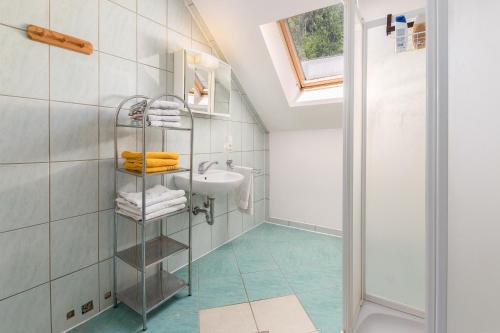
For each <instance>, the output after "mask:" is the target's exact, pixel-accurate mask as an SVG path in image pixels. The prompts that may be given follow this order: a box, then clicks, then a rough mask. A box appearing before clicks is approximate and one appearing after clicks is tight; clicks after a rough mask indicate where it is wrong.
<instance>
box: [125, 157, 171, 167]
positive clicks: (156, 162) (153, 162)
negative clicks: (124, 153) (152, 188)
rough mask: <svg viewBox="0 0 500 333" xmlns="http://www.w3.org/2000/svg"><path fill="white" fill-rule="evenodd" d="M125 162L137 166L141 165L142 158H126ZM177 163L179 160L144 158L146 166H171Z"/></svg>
mask: <svg viewBox="0 0 500 333" xmlns="http://www.w3.org/2000/svg"><path fill="white" fill-rule="evenodd" d="M125 163H127V164H129V165H135V166H137V167H139V168H140V167H142V160H130V159H126V160H125ZM177 164H179V160H173V159H162V158H147V159H146V168H156V167H163V166H171V165H177Z"/></svg>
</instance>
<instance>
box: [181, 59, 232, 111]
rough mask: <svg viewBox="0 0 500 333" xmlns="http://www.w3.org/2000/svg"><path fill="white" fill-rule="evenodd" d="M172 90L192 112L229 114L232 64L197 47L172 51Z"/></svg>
mask: <svg viewBox="0 0 500 333" xmlns="http://www.w3.org/2000/svg"><path fill="white" fill-rule="evenodd" d="M174 94H175V95H177V96H180V97H183V98H184V99H185V100H186V101H187V102H188V104H189V107H190V108H191V110H192V111H193V112H194V113H202V114H211V115H218V116H224V117H230V112H229V102H230V99H231V66H229V65H228V64H226V63H225V62H223V61H221V60H219V59H218V58H216V57H214V56H212V55H210V54H207V53H203V52H199V51H194V50H181V51H178V52H176V53H175V54H174Z"/></svg>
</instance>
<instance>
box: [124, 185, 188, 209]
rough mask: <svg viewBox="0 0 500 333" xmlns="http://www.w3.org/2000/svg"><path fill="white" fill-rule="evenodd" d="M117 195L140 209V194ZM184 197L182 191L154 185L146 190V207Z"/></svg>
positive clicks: (125, 193) (184, 193) (126, 193)
mask: <svg viewBox="0 0 500 333" xmlns="http://www.w3.org/2000/svg"><path fill="white" fill-rule="evenodd" d="M118 195H119V196H120V197H122V198H123V199H125V200H127V201H128V202H130V203H131V204H133V205H134V206H136V207H142V192H133V193H128V192H118ZM185 195H186V192H185V191H184V190H171V189H168V188H166V187H165V186H163V185H156V186H153V187H152V188H150V189H148V190H146V207H147V206H151V205H154V204H157V203H159V202H162V201H169V200H173V199H177V198H180V197H183V196H185Z"/></svg>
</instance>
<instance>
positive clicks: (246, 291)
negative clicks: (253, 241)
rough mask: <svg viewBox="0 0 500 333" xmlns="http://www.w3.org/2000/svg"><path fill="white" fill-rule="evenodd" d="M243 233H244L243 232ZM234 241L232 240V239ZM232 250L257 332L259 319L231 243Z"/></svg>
mask: <svg viewBox="0 0 500 333" xmlns="http://www.w3.org/2000/svg"><path fill="white" fill-rule="evenodd" d="M242 235H243V234H242ZM231 242H232V241H231ZM231 251H232V253H233V256H234V259H235V261H236V267H237V268H238V272H239V273H240V274H239V275H240V279H241V282H242V284H243V289H244V290H245V294H246V295H247V301H248V306H249V307H250V311H251V312H252V317H253V320H254V322H255V327H257V332H259V331H260V329H259V325H258V323H257V319H256V318H255V313H254V311H253V308H252V304H251V302H250V296H249V295H248V290H247V286H246V284H245V280H244V279H243V273H241V269H240V266H239V265H238V257H237V256H236V250H235V249H234V247H233V245H232V244H231Z"/></svg>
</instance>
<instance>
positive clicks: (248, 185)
mask: <svg viewBox="0 0 500 333" xmlns="http://www.w3.org/2000/svg"><path fill="white" fill-rule="evenodd" d="M252 170H253V169H252V168H247V167H243V166H234V168H233V171H234V172H237V173H239V174H241V175H243V177H244V178H243V182H242V183H241V185H240V186H239V187H238V188H236V189H235V193H234V199H235V201H236V205H237V206H238V210H239V211H240V212H242V213H245V214H249V215H253V172H252Z"/></svg>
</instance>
